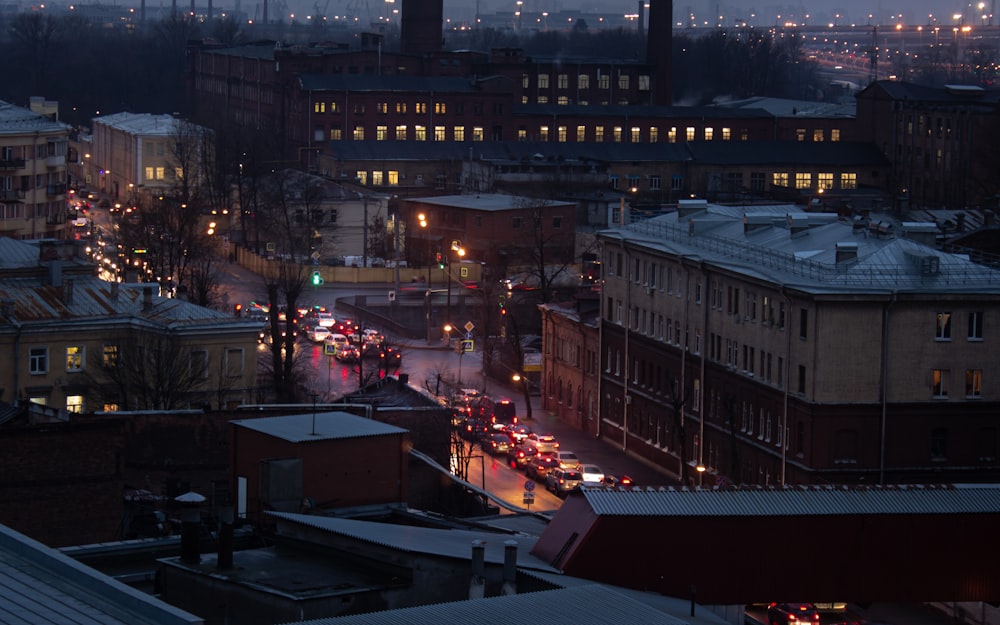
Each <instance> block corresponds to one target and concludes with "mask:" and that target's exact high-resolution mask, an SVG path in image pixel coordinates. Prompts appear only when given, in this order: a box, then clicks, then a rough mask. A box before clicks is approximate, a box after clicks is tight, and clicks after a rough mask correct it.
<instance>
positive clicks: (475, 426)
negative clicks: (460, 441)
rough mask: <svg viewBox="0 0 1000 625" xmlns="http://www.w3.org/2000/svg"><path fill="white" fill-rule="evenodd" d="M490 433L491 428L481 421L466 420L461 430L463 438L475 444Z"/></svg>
mask: <svg viewBox="0 0 1000 625" xmlns="http://www.w3.org/2000/svg"><path fill="white" fill-rule="evenodd" d="M489 431H490V428H489V426H488V425H486V423H485V422H483V421H480V420H479V419H466V420H465V422H464V423H463V424H462V429H461V430H460V432H461V435H462V438H464V439H466V440H467V441H469V442H473V443H474V442H476V441H478V440H480V439H481V438H482V437H483V435H484V434H486V433H488V432H489Z"/></svg>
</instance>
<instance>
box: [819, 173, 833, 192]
mask: <svg viewBox="0 0 1000 625" xmlns="http://www.w3.org/2000/svg"><path fill="white" fill-rule="evenodd" d="M816 188H818V189H832V188H833V173H832V172H830V173H819V174H816Z"/></svg>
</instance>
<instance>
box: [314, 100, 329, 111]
mask: <svg viewBox="0 0 1000 625" xmlns="http://www.w3.org/2000/svg"><path fill="white" fill-rule="evenodd" d="M325 112H326V102H313V113H325Z"/></svg>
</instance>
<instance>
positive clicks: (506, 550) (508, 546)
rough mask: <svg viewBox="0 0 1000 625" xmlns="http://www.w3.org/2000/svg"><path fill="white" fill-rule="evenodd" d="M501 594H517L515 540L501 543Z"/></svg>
mask: <svg viewBox="0 0 1000 625" xmlns="http://www.w3.org/2000/svg"><path fill="white" fill-rule="evenodd" d="M500 594H501V595H516V594H517V541H516V540H507V541H504V543H503V586H502V587H501V588H500Z"/></svg>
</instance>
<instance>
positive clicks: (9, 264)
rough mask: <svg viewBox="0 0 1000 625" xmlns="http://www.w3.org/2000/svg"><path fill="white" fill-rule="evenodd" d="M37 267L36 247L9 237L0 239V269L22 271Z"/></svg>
mask: <svg viewBox="0 0 1000 625" xmlns="http://www.w3.org/2000/svg"><path fill="white" fill-rule="evenodd" d="M37 266H38V246H37V245H32V244H31V243H25V242H24V241H18V240H16V239H11V238H10V237H0V269H22V268H26V267H37Z"/></svg>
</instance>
